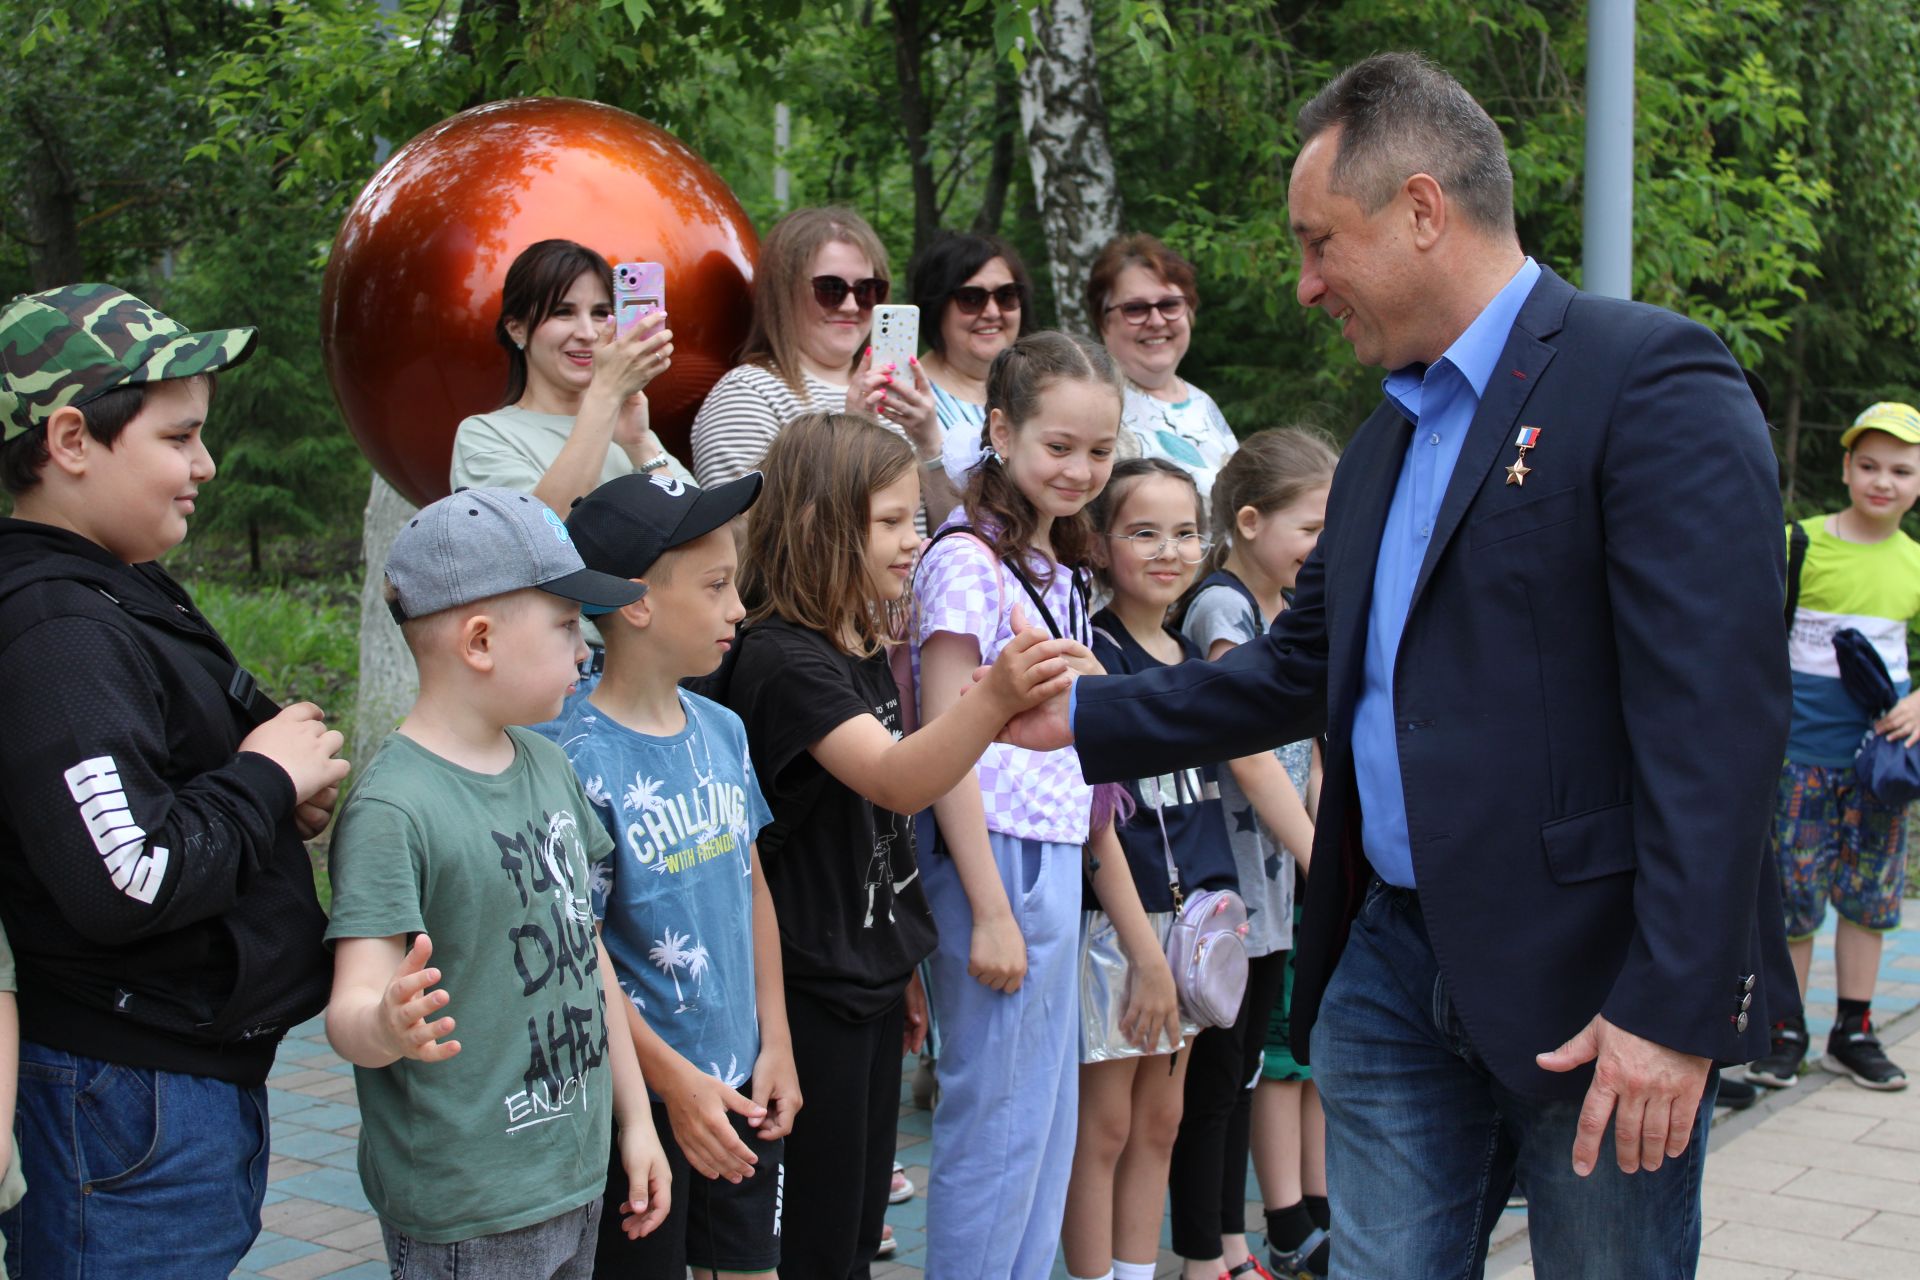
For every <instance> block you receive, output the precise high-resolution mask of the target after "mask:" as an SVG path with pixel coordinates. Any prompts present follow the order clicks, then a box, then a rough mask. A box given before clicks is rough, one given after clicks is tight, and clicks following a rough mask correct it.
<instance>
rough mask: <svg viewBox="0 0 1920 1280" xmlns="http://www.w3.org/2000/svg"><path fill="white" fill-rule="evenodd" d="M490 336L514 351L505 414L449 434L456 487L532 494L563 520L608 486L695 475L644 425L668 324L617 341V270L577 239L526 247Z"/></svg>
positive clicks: (666, 349) (666, 355) (667, 352)
mask: <svg viewBox="0 0 1920 1280" xmlns="http://www.w3.org/2000/svg"><path fill="white" fill-rule="evenodd" d="M494 337H495V338H496V339H497V340H498V341H499V343H500V345H501V346H502V347H503V348H505V350H506V353H507V386H506V393H505V394H504V395H503V396H502V397H501V399H500V407H499V408H497V409H494V410H491V411H490V412H487V413H476V414H474V415H473V416H472V417H470V418H468V419H466V420H465V421H464V422H462V423H461V424H460V428H459V430H458V431H457V432H456V433H455V434H454V438H453V465H452V473H451V475H450V477H449V479H450V481H451V483H452V487H453V488H456V489H458V488H462V487H466V488H480V487H484V486H492V487H497V488H504V489H517V490H519V491H520V492H522V493H530V494H532V495H533V496H534V497H536V498H538V499H540V501H542V502H544V503H546V504H547V505H548V506H549V507H551V508H553V509H554V510H555V511H558V512H562V513H565V512H566V511H567V510H568V509H569V508H571V507H572V506H573V503H574V500H575V499H577V498H580V497H583V496H585V495H586V494H588V493H590V492H592V491H593V490H594V489H596V488H598V487H599V486H600V485H601V484H603V483H605V482H606V481H608V480H612V479H614V478H615V477H617V476H623V475H627V474H628V473H630V472H633V471H638V470H648V469H657V468H662V467H664V468H666V469H667V470H668V471H670V472H671V473H673V474H675V475H678V476H681V477H683V478H685V479H688V480H691V479H692V478H693V476H692V475H691V473H689V472H688V471H687V469H686V468H685V467H683V466H681V465H680V463H679V461H678V460H677V459H676V458H674V457H673V455H671V454H669V453H668V452H667V451H666V449H665V448H664V447H663V446H662V445H661V443H660V440H659V438H658V437H657V436H655V435H654V434H653V431H652V429H651V428H650V427H649V425H648V418H647V397H646V392H645V388H646V386H647V384H648V383H650V382H652V381H653V380H654V379H655V378H657V377H659V376H660V375H661V374H662V373H664V372H665V371H666V369H667V366H668V364H669V363H670V362H671V361H672V358H673V334H672V333H670V332H669V331H668V330H667V328H666V325H665V319H664V316H663V317H662V319H661V323H660V324H659V325H657V326H649V325H643V326H641V327H640V328H638V329H636V330H635V331H634V332H632V333H629V334H627V335H626V336H624V337H616V336H615V334H614V323H613V268H612V267H611V266H609V265H608V264H607V260H606V259H605V258H603V257H601V256H600V255H599V254H597V253H595V252H594V251H593V250H592V249H589V248H587V247H586V246H585V245H583V244H576V243H575V242H574V241H572V240H542V241H539V242H538V243H536V244H532V245H529V246H527V248H525V249H524V250H522V251H521V253H520V256H519V257H517V258H515V259H514V260H513V265H512V266H510V267H508V268H507V278H506V282H505V284H504V285H503V286H502V288H501V291H500V318H499V320H498V321H497V322H495V325H494Z"/></svg>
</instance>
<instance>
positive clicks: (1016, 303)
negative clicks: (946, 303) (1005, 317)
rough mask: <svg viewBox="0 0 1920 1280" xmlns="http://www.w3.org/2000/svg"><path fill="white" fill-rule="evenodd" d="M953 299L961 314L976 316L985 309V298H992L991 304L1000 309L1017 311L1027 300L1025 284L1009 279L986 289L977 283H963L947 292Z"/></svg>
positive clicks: (956, 308) (955, 307)
mask: <svg viewBox="0 0 1920 1280" xmlns="http://www.w3.org/2000/svg"><path fill="white" fill-rule="evenodd" d="M947 296H948V297H949V298H952V299H953V306H954V309H955V310H956V311H958V312H959V313H960V314H961V315H963V316H977V315H979V314H980V313H981V312H982V311H985V310H986V309H987V299H988V298H992V299H993V305H994V306H996V307H998V308H1000V309H1001V310H1002V311H1018V310H1019V309H1020V307H1021V304H1022V303H1024V302H1026V300H1027V290H1026V286H1024V285H1022V284H1019V283H1017V282H1013V281H1009V282H1008V283H1006V284H1003V285H1001V286H1000V287H999V288H997V289H988V288H985V287H983V286H981V285H977V284H963V285H961V286H960V287H959V288H958V289H955V290H953V291H952V292H951V293H949V294H947Z"/></svg>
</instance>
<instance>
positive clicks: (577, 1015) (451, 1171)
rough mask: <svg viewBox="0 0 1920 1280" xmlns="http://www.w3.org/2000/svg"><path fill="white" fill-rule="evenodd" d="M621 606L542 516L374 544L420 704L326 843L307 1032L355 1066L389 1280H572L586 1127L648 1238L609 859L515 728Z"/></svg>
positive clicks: (594, 1211)
mask: <svg viewBox="0 0 1920 1280" xmlns="http://www.w3.org/2000/svg"><path fill="white" fill-rule="evenodd" d="M645 590H646V588H645V587H644V586H642V585H639V584H636V583H630V582H628V581H626V580H624V579H621V578H616V577H613V576H611V575H609V574H603V573H595V572H593V571H591V570H589V569H587V568H586V567H585V566H584V565H583V564H582V563H581V561H580V554H579V552H578V551H576V550H575V549H574V546H573V542H572V539H571V538H570V536H569V535H568V533H567V528H566V526H565V525H564V524H563V523H561V521H560V518H559V517H558V516H556V515H554V514H553V512H552V511H550V510H548V509H547V507H546V506H545V505H543V504H542V503H541V502H540V501H539V500H538V499H535V498H532V497H530V496H528V495H526V494H522V493H515V492H513V491H511V490H507V489H465V490H461V491H460V492H458V493H455V494H453V495H452V496H451V497H447V498H443V499H441V500H440V501H439V502H436V503H434V504H433V505H432V506H429V507H427V508H426V509H425V510H423V511H421V512H420V514H419V515H418V516H416V517H415V518H414V519H413V520H412V521H411V522H409V523H408V525H407V526H406V527H405V528H404V529H402V530H401V531H400V535H399V537H398V538H396V539H395V540H394V544H393V550H392V553H391V554H390V556H389V557H388V560H387V567H386V594H387V602H388V607H389V608H390V609H391V610H392V612H393V616H394V618H395V620H396V621H398V622H399V624H400V629H401V632H402V634H403V635H404V637H405V639H406V643H407V647H408V649H409V650H410V651H411V652H412V654H413V659H414V663H415V665H416V666H417V667H418V668H419V672H420V696H419V698H418V699H416V700H415V702H414V704H413V708H412V710H410V711H409V712H408V713H407V716H406V719H404V720H403V721H401V723H400V727H399V729H398V730H396V731H395V732H394V733H392V734H390V735H388V737H387V739H386V741H385V742H383V743H382V744H381V746H380V750H379V751H378V753H376V754H375V756H374V758H373V761H372V762H371V763H370V764H368V765H367V766H366V769H365V772H364V773H363V775H362V776H361V778H360V781H359V782H358V783H357V784H356V785H355V787H354V790H353V794H352V795H351V797H349V799H348V801H347V803H346V805H345V806H344V807H343V809H342V812H341V815H340V822H339V826H338V828H337V830H336V831H335V833H334V840H333V846H332V859H333V894H334V896H333V920H332V923H331V924H330V925H329V926H328V929H327V937H328V939H329V940H331V941H333V942H334V943H335V951H334V980H333V998H332V1001H331V1002H330V1003H329V1004H328V1006H327V1036H328V1039H329V1040H331V1041H332V1043H333V1047H334V1049H335V1050H336V1051H338V1052H339V1054H340V1055H341V1056H342V1057H344V1058H346V1059H348V1060H349V1061H351V1062H352V1063H353V1064H354V1066H355V1068H356V1070H355V1072H354V1078H355V1082H356V1084H357V1085H358V1088H359V1095H360V1108H361V1115H362V1124H361V1130H360V1161H359V1163H360V1178H361V1182H362V1184H363V1185H364V1186H365V1188H366V1193H367V1199H368V1200H369V1201H370V1202H371V1203H372V1204H373V1207H374V1210H375V1211H376V1212H377V1213H378V1214H379V1215H380V1225H381V1230H382V1233H383V1234H384V1236H385V1239H386V1246H387V1254H388V1256H389V1258H390V1259H391V1261H392V1263H393V1267H394V1275H396V1276H414V1275H421V1276H427V1275H433V1276H440V1275H450V1274H453V1273H454V1271H455V1270H458V1271H459V1272H460V1273H461V1274H463V1275H464V1274H473V1275H477V1276H503V1277H506V1276H513V1277H519V1276H542V1277H575V1276H578V1277H586V1276H589V1275H591V1274H592V1270H593V1258H594V1249H595V1238H596V1233H597V1229H598V1222H599V1216H600V1194H601V1192H602V1191H603V1190H604V1189H605V1186H606V1176H607V1159H608V1151H609V1145H610V1134H609V1119H610V1118H611V1119H613V1120H615V1121H616V1122H617V1123H618V1125H619V1143H620V1147H619V1149H620V1156H621V1163H622V1165H623V1166H624V1168H625V1171H626V1175H627V1180H628V1191H627V1201H626V1203H625V1204H623V1205H620V1206H618V1208H619V1209H620V1210H621V1211H622V1214H623V1219H624V1225H625V1229H626V1230H627V1232H628V1233H629V1234H632V1235H635V1236H638V1235H642V1234H645V1233H646V1232H648V1231H651V1230H652V1229H653V1227H654V1226H656V1225H657V1224H658V1223H659V1222H660V1221H661V1220H662V1219H663V1218H664V1217H665V1216H666V1212H667V1207H668V1199H669V1195H668V1186H669V1180H668V1173H667V1167H666V1161H665V1158H664V1156H663V1155H662V1154H661V1150H660V1143H659V1140H658V1138H657V1137H656V1136H655V1134H654V1128H653V1119H652V1115H651V1112H650V1109H649V1107H648V1103H647V1093H646V1086H645V1083H644V1082H643V1081H642V1079H641V1075H640V1066H639V1063H638V1062H637V1060H636V1059H635V1057H634V1052H633V1038H632V1035H631V1034H630V1033H629V1032H628V1030H627V1026H626V1020H625V1006H626V1001H625V1000H623V999H620V998H619V996H618V991H619V988H618V986H617V985H615V979H614V977H613V972H612V967H611V962H610V961H609V960H608V958H607V953H606V950H605V948H603V947H602V946H601V945H600V942H599V938H598V936H597V931H596V928H595V924H596V917H597V916H598V914H599V911H600V908H601V901H600V899H601V896H602V895H601V893H600V891H599V889H600V884H601V877H602V875H603V869H602V867H603V864H604V862H605V859H606V858H607V856H608V855H609V854H610V853H611V852H612V851H613V841H612V840H611V838H609V837H608V835H607V833H606V831H605V829H604V828H603V827H601V825H600V823H599V822H598V821H596V820H595V819H594V818H593V816H592V815H591V813H590V812H589V806H588V802H587V800H586V797H585V796H584V795H582V794H581V790H580V784H579V783H578V782H577V781H576V780H575V778H574V774H573V770H572V769H571V768H570V767H569V766H568V764H567V758H566V756H565V755H564V754H563V753H562V752H561V751H560V749H559V748H558V747H556V746H555V745H554V744H553V743H551V742H548V741H547V740H546V739H544V738H541V737H540V736H538V735H537V734H535V733H533V732H531V731H530V730H527V729H523V728H519V727H517V726H520V725H525V724H530V723H535V722H538V721H542V720H550V719H552V718H553V717H554V716H555V715H557V714H558V713H559V711H560V704H561V702H562V700H563V699H564V698H565V697H566V695H567V693H568V692H569V691H570V690H571V689H572V688H573V685H574V682H575V680H576V679H577V678H578V665H577V664H578V663H579V661H580V659H581V658H582V657H584V656H585V645H584V644H583V643H582V641H581V639H580V606H581V605H582V604H587V605H591V606H594V607H598V608H618V607H620V606H622V605H625V604H629V603H631V602H633V601H634V600H636V599H638V598H639V597H640V596H641V595H642V594H644V592H645ZM443 975H444V977H445V979H446V985H445V986H444V987H443V986H442V985H441V981H442V977H443ZM609 993H611V994H613V996H614V998H613V999H608V998H607V997H608V994H609ZM448 1015H454V1016H448ZM456 1017H457V1019H458V1023H459V1031H460V1038H459V1039H457V1040H456V1039H452V1038H451V1037H452V1035H453V1032H454V1029H455V1020H456Z"/></svg>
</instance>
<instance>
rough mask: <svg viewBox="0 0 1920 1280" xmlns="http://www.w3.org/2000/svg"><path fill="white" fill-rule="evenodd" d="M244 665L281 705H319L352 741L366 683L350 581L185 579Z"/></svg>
mask: <svg viewBox="0 0 1920 1280" xmlns="http://www.w3.org/2000/svg"><path fill="white" fill-rule="evenodd" d="M186 585H187V589H188V590H189V591H191V592H193V598H194V602H195V603H196V604H198V605H199V606H200V611H201V612H202V613H204V614H205V615H206V616H207V620H208V621H209V622H211V623H213V625H214V628H215V629H216V630H217V631H219V632H220V635H221V637H222V638H224V639H225V640H226V642H227V645H228V647H229V648H231V649H232V650H233V652H234V655H235V656H236V657H238V658H239V659H240V662H241V665H243V666H244V667H246V668H247V670H249V671H251V672H253V675H254V679H256V680H258V681H259V682H260V686H261V687H262V688H263V689H265V690H266V692H267V693H268V695H269V696H271V697H272V698H273V699H274V700H275V701H277V702H280V703H282V704H283V705H284V704H286V703H289V702H302V701H306V702H315V703H318V704H319V705H320V708H321V709H322V710H323V711H325V712H326V713H327V721H328V723H329V724H330V725H331V726H332V727H333V728H336V729H339V730H340V731H341V732H342V733H345V734H347V735H348V737H349V738H351V737H352V734H353V725H352V719H353V699H354V692H355V688H356V686H357V685H358V682H359V679H360V610H359V603H358V595H357V588H356V586H355V584H354V582H353V580H352V579H351V578H349V577H345V576H341V577H334V578H317V579H308V580H293V581H289V582H286V583H281V584H275V583H245V582H233V581H227V580H223V579H215V578H201V579H196V578H193V577H189V578H187V580H186Z"/></svg>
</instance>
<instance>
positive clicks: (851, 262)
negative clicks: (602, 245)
mask: <svg viewBox="0 0 1920 1280" xmlns="http://www.w3.org/2000/svg"><path fill="white" fill-rule="evenodd" d="M891 279H892V277H891V274H890V273H889V271H888V269H887V251H886V249H885V247H883V246H882V245H881V243H880V239H879V237H878V236H876V235H874V233H873V228H872V227H870V226H868V225H867V223H866V221H865V219H863V218H861V217H860V215H859V214H857V213H854V212H853V211H852V210H850V209H841V208H817V209H796V210H794V211H793V212H792V213H789V214H787V215H786V216H785V217H783V218H781V219H780V221H778V222H776V223H774V224H773V228H772V229H771V230H770V231H768V232H767V238H766V239H765V240H764V241H762V242H761V245H760V260H759V265H758V269H757V270H756V272H755V273H754V281H753V327H752V328H751V329H750V330H749V331H748V333H747V340H746V342H745V344H743V345H742V347H741V348H740V363H739V364H738V365H736V366H735V367H734V368H732V369H730V370H728V371H727V373H726V375H725V376H723V377H722V378H721V379H720V381H719V382H717V383H715V384H714V386H713V390H712V391H710V392H708V393H707V399H706V402H705V403H703V404H702V405H701V406H700V412H699V414H698V415H697V416H696V417H695V418H694V420H693V472H694V475H695V476H696V477H698V479H699V481H700V484H701V485H702V486H704V487H707V488H711V487H713V486H714V485H717V484H722V483H724V482H726V481H728V480H732V479H735V478H736V477H738V476H742V475H745V474H746V473H747V472H749V471H752V470H754V469H756V468H757V467H759V465H760V459H761V457H762V456H763V455H765V453H766V451H767V446H768V445H770V444H772V443H773V439H774V437H775V436H777V435H778V434H779V433H780V429H781V428H782V427H784V426H785V425H786V424H787V423H789V422H791V421H792V420H793V419H794V418H796V417H798V416H799V415H800V414H802V413H806V412H809V411H813V412H820V413H839V412H847V413H868V414H873V415H875V416H877V417H878V418H879V419H880V420H881V421H882V422H883V423H885V424H886V425H887V426H889V427H891V428H892V429H893V430H895V431H896V432H898V433H899V434H901V435H902V436H904V437H906V439H907V441H908V443H910V444H912V445H913V446H914V452H915V453H916V454H917V455H919V456H920V458H921V459H922V461H925V460H927V459H929V458H931V459H933V460H935V461H936V462H937V460H938V459H939V456H940V434H939V423H938V422H937V421H936V420H935V418H934V412H933V393H932V390H931V389H930V387H929V385H928V383H927V380H926V377H925V375H924V374H923V373H921V372H920V370H919V368H918V367H917V365H916V366H915V367H914V368H912V369H902V370H897V371H892V372H889V371H888V370H885V369H882V370H873V369H870V368H869V367H868V365H869V364H870V363H871V358H870V355H869V354H868V349H867V335H868V332H869V331H870V329H871V328H872V322H873V308H874V307H875V306H877V305H879V304H880V303H883V302H885V301H886V300H887V293H888V290H889V288H890V287H891Z"/></svg>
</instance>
